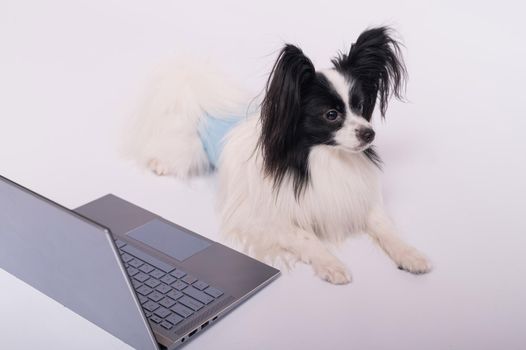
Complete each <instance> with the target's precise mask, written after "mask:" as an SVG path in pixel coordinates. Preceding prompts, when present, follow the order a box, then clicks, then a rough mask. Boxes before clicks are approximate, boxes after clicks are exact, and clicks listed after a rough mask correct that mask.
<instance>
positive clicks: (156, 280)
mask: <svg viewBox="0 0 526 350" xmlns="http://www.w3.org/2000/svg"><path fill="white" fill-rule="evenodd" d="M115 244H116V245H117V247H118V249H119V251H120V254H121V259H122V261H123V263H124V266H125V267H126V269H127V270H128V275H129V276H130V278H131V280H132V283H133V286H134V288H135V290H136V291H137V296H138V298H139V301H140V303H141V305H142V308H143V310H144V313H145V314H146V317H147V318H148V319H149V321H150V322H151V323H154V324H158V325H160V326H161V327H163V328H164V329H166V330H172V328H174V327H175V326H176V325H178V324H179V323H181V322H183V321H184V320H185V319H186V318H188V317H190V316H192V315H193V314H194V313H195V312H197V311H199V310H201V309H202V308H203V307H205V306H206V305H208V304H210V303H212V302H213V301H214V300H216V299H217V298H219V297H221V296H222V295H223V292H222V291H221V290H219V289H218V288H214V287H212V286H210V285H208V283H206V282H205V281H202V280H199V279H197V278H195V277H193V276H191V275H189V274H187V273H186V272H184V271H183V270H181V269H176V268H174V267H173V266H171V265H169V264H166V263H165V262H163V261H161V260H159V259H157V258H155V257H153V256H151V255H148V254H146V253H144V252H142V251H141V250H139V249H137V248H135V247H133V246H131V245H128V244H126V243H125V242H123V241H121V240H119V239H117V240H116V241H115Z"/></svg>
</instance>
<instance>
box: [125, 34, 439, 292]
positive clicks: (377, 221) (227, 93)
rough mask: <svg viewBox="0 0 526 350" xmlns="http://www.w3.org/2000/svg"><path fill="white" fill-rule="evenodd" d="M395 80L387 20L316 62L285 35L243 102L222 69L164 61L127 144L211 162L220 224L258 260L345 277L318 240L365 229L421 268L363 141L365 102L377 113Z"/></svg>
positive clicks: (165, 164) (184, 173)
mask: <svg viewBox="0 0 526 350" xmlns="http://www.w3.org/2000/svg"><path fill="white" fill-rule="evenodd" d="M405 81H406V67H405V64H404V61H403V57H402V55H401V49H400V43H399V42H398V41H397V40H396V39H395V38H394V37H393V30H392V29H391V28H389V27H376V28H370V29H367V30H365V31H364V32H362V33H361V34H360V35H359V37H358V39H357V40H356V42H355V43H354V44H353V45H352V46H351V48H350V50H349V51H348V52H347V53H340V54H339V55H338V56H336V57H335V58H334V59H333V60H332V67H331V68H328V69H324V70H316V69H315V68H314V66H313V63H312V62H311V60H310V59H309V58H308V57H307V56H306V55H305V54H304V53H303V51H302V50H301V49H300V48H298V47H296V46H294V45H291V44H286V45H285V46H284V48H283V49H282V50H281V52H280V53H279V56H278V58H277V61H276V62H275V64H274V67H273V69H272V72H271V74H270V76H269V78H268V81H267V84H266V89H265V91H264V98H263V100H262V102H261V104H260V105H259V106H258V107H257V108H255V109H254V108H252V110H251V108H250V106H249V107H247V105H249V104H248V101H249V99H248V98H247V96H246V95H245V94H244V93H243V91H241V89H239V88H238V87H236V85H235V84H234V83H233V82H232V81H230V79H229V78H228V76H222V75H221V74H218V73H217V72H216V71H215V70H214V69H212V68H211V67H210V66H208V65H206V64H202V65H199V64H195V63H188V62H187V64H181V63H180V64H178V65H177V64H176V65H175V66H174V65H172V66H169V67H168V68H166V67H165V68H164V69H161V70H160V71H159V73H158V75H157V77H156V78H155V79H154V83H153V84H152V87H151V89H150V92H149V93H148V96H147V98H146V99H145V101H144V103H143V105H142V108H141V109H140V110H139V113H138V119H137V123H136V127H135V130H134V131H133V132H132V134H131V137H130V145H131V147H130V150H131V153H130V154H131V155H132V156H133V157H134V158H135V159H137V160H138V161H139V162H140V163H141V164H142V165H144V166H146V167H148V168H149V169H151V170H153V171H154V172H155V173H156V174H158V175H175V176H178V177H180V178H188V177H190V176H195V175H198V174H203V173H206V172H208V171H210V170H213V169H215V168H217V171H218V177H219V195H218V197H219V200H218V210H219V213H220V218H221V231H222V233H223V234H225V235H226V236H227V237H230V238H233V239H234V240H236V241H238V242H241V243H242V245H243V247H244V249H245V250H246V251H247V252H248V253H249V254H251V255H253V256H254V257H256V258H258V259H263V260H267V261H276V259H283V261H286V262H289V263H290V262H291V261H292V262H296V261H300V262H303V263H306V264H310V265H311V266H312V268H313V270H314V272H315V274H316V275H317V276H319V277H320V278H322V279H323V280H326V281H328V282H330V283H333V284H346V283H349V282H350V281H351V275H350V273H349V271H348V269H347V267H346V266H345V265H344V264H343V263H342V262H341V261H340V260H339V259H338V258H337V257H336V256H335V255H333V254H332V253H331V252H330V250H329V249H328V246H327V243H335V242H341V241H342V240H343V239H345V238H346V237H348V236H349V234H351V233H353V232H366V233H367V234H369V235H370V236H371V237H372V238H373V239H374V240H375V241H376V242H377V243H378V244H379V245H380V247H381V248H382V249H383V250H384V251H385V252H386V253H387V255H388V256H389V257H390V258H391V259H392V260H393V261H394V263H395V264H396V266H398V267H399V268H400V269H403V270H406V271H409V272H411V273H415V274H421V273H426V272H428V271H430V269H431V264H430V262H429V260H428V259H427V258H426V256H425V255H424V254H422V253H421V252H419V251H418V250H417V249H415V248H414V247H412V246H411V245H409V244H407V243H405V242H404V241H403V240H402V239H401V238H399V237H398V236H397V234H396V232H395V229H394V226H393V223H392V222H391V220H390V218H389V217H388V215H387V214H386V212H385V210H384V208H383V204H382V194H381V187H380V183H379V172H380V164H381V160H380V157H379V156H378V154H377V152H376V151H375V149H374V147H373V145H372V143H373V141H374V139H375V132H374V129H373V127H372V124H371V118H372V116H373V111H374V110H375V107H378V110H379V113H380V114H381V117H384V116H385V113H386V110H387V106H388V101H389V99H390V97H392V96H394V97H396V98H398V99H403V92H404V88H405ZM247 108H248V111H247Z"/></svg>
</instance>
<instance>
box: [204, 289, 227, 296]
mask: <svg viewBox="0 0 526 350" xmlns="http://www.w3.org/2000/svg"><path fill="white" fill-rule="evenodd" d="M205 293H207V294H210V295H211V296H213V297H214V298H219V297H220V296H221V295H223V292H222V291H220V290H219V289H217V288H214V287H208V288H207V289H205Z"/></svg>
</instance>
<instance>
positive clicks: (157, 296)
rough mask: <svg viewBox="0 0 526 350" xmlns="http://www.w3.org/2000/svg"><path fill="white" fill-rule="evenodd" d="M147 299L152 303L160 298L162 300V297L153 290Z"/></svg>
mask: <svg viewBox="0 0 526 350" xmlns="http://www.w3.org/2000/svg"><path fill="white" fill-rule="evenodd" d="M148 298H150V299H152V300H153V301H156V302H157V301H159V300H161V299H162V298H164V295H162V294H161V293H159V292H158V291H156V290H154V291H153V292H152V293H150V294H148Z"/></svg>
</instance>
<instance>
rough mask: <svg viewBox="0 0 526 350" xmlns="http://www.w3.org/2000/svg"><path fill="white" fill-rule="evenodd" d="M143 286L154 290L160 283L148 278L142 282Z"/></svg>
mask: <svg viewBox="0 0 526 350" xmlns="http://www.w3.org/2000/svg"><path fill="white" fill-rule="evenodd" d="M144 284H146V285H147V286H148V287H151V288H155V287H157V286H158V285H159V284H161V282H159V281H157V280H156V279H153V278H150V279H149V280H148V281H146V282H144Z"/></svg>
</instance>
